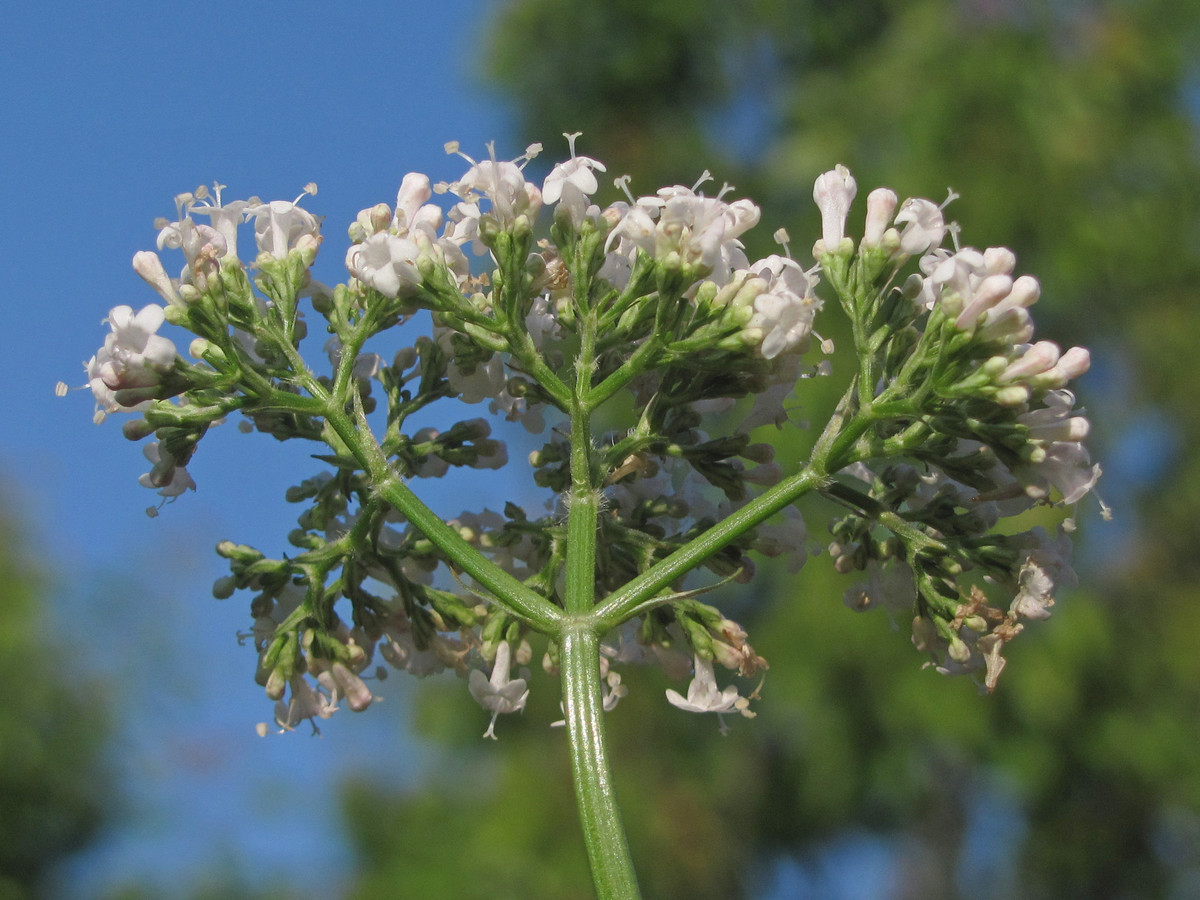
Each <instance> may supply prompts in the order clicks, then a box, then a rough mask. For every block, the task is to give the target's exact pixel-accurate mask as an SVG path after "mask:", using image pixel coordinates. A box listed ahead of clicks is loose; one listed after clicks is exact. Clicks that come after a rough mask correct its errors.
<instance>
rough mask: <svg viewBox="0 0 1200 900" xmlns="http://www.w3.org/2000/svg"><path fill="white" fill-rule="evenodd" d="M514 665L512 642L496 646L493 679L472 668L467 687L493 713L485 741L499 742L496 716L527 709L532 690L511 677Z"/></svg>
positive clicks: (519, 679)
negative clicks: (510, 673) (526, 704)
mask: <svg viewBox="0 0 1200 900" xmlns="http://www.w3.org/2000/svg"><path fill="white" fill-rule="evenodd" d="M511 664H512V648H510V647H509V645H508V641H501V642H500V644H499V646H497V647H496V660H495V662H494V663H493V664H492V677H491V678H490V679H489V678H488V677H487V676H485V675H484V674H483V672H481V671H480V670H479V669H472V670H471V674H470V675H469V676H468V679H467V688H468V690H470V692H471V696H472V697H474V698H475V701H476V702H477V703H478V704H479V705H480V706H482V707H483V708H484V709H487V710H490V711H491V713H492V720H491V722H489V723H488V727H487V731H485V732H484V733H483V736H484V737H485V738H491V739H492V740H495V739H496V717H497V716H499V715H500V714H501V713H514V712H520V711H521V710H523V709H524V708H525V701H526V700H528V699H529V690H528V689H527V688H526V687H525V679H524V678H509V677H508V674H509V668H510V666H511Z"/></svg>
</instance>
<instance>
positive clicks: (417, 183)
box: [392, 172, 442, 239]
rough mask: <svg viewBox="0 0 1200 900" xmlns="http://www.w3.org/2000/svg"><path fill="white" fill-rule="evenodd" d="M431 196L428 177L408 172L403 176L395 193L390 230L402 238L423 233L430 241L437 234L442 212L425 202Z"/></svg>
mask: <svg viewBox="0 0 1200 900" xmlns="http://www.w3.org/2000/svg"><path fill="white" fill-rule="evenodd" d="M432 196H433V189H432V188H431V187H430V186H429V176H428V175H422V174H421V173H420V172H409V173H408V174H407V175H405V176H404V179H403V180H402V181H401V182H400V190H399V191H398V192H397V193H396V213H395V215H394V216H393V217H392V228H394V229H395V231H396V233H397V234H399V235H401V236H404V235H408V234H411V233H413V232H416V231H424V232H425V233H426V234H428V235H429V237H430V238H431V239H432V238H433V237H434V236H435V235H436V234H437V229H438V226H440V225H441V224H442V210H441V207H439V206H437V205H435V204H433V203H427V202H426V201H427V200H428V199H429V198H430V197H432Z"/></svg>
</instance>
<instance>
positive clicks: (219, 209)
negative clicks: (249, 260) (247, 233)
mask: <svg viewBox="0 0 1200 900" xmlns="http://www.w3.org/2000/svg"><path fill="white" fill-rule="evenodd" d="M224 189H225V185H223V184H214V185H213V193H212V199H209V197H207V196H202V197H200V198H199V199H201V200H204V201H206V202H203V203H193V204H191V205H190V206H189V207H188V211H189V213H190V214H192V215H196V214H199V215H202V216H209V217H210V218H209V221H210V222H211V223H212V227H213V228H214V229H215V230H216V231H217V233H218V234H220V235H221V239H222V241H223V243H224V245H225V256H227V257H228V258H230V259H234V260H236V259H237V258H238V255H237V229H238V226H239V225H240V224H241V223H242V220H243V219H244V218H245V212H246V207H248V206H249V205H250V204H249V202H248V201H246V200H234V201H233V202H231V203H226V204H224V205H222V203H221V191H223V190H224ZM197 193H199V192H197Z"/></svg>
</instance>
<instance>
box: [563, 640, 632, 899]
mask: <svg viewBox="0 0 1200 900" xmlns="http://www.w3.org/2000/svg"><path fill="white" fill-rule="evenodd" d="M562 685H563V708H564V710H565V711H566V716H567V736H568V739H569V740H570V742H571V774H572V776H573V778H574V781H575V800H576V803H577V804H578V806H579V819H580V824H581V825H582V826H583V839H584V843H585V844H586V845H587V852H588V862H589V863H590V864H591V868H592V881H593V882H594V883H595V886H596V896H597V898H598V900H637V898H639V897H641V894H640V892H639V891H638V884H637V875H636V874H635V873H634V870H633V861H632V859H631V858H630V855H629V842H628V841H627V840H626V839H625V828H624V826H623V825H622V824H621V812H620V810H619V809H618V808H617V797H616V792H615V790H614V789H613V783H612V770H611V768H610V766H609V763H608V751H607V749H606V744H605V736H604V718H603V716H604V701H603V694H602V691H601V682H600V638H599V635H597V634H596V632H595V631H593V630H592V629H590V628H585V627H578V626H575V627H573V626H571V625H567V627H566V628H565V629H564V631H563V635H562Z"/></svg>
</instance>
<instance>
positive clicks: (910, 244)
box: [896, 197, 946, 256]
mask: <svg viewBox="0 0 1200 900" xmlns="http://www.w3.org/2000/svg"><path fill="white" fill-rule="evenodd" d="M896 224H897V225H904V226H905V227H904V230H903V231H902V232H900V252H901V253H904V254H906V255H908V256H917V255H918V254H921V253H925V252H927V251H929V250H932V249H933V248H935V247H938V246H939V245H940V244H941V243H942V238H944V237H945V236H946V220H945V218H944V217H943V216H942V209H941V207H940V206H938V205H937V204H935V203H934V202H933V201H931V200H922V199H920V198H917V197H910V198H909V199H908V200H905V201H904V203H903V204H902V205H901V207H900V212H898V213H896Z"/></svg>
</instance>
